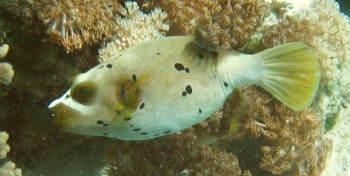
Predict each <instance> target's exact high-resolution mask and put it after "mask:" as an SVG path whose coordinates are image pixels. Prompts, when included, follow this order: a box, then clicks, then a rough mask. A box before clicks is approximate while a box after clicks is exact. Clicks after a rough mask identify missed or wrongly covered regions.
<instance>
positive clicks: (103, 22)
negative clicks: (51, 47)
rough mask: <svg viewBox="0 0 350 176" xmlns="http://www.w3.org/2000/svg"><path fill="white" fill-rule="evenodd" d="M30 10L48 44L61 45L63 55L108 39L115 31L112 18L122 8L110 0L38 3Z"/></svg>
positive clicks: (61, 0)
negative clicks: (65, 52)
mask: <svg viewBox="0 0 350 176" xmlns="http://www.w3.org/2000/svg"><path fill="white" fill-rule="evenodd" d="M32 7H33V8H34V11H36V12H37V16H38V18H39V19H40V20H41V21H42V22H43V23H44V25H45V26H47V33H48V35H49V37H50V40H49V41H52V42H55V43H59V44H61V45H62V46H64V48H65V49H66V50H67V52H71V51H73V50H75V49H81V48H82V47H83V45H85V44H92V43H96V42H98V41H100V40H102V39H103V38H105V37H106V38H109V37H111V36H112V34H113V33H115V32H116V24H115V21H114V19H113V16H114V15H115V14H117V13H118V12H119V11H120V10H121V9H122V6H121V5H120V4H119V2H118V1H112V0H108V1H104V0H95V1H84V0H73V1H65V0H40V1H34V2H33V6H32Z"/></svg>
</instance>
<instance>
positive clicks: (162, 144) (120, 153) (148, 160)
mask: <svg viewBox="0 0 350 176" xmlns="http://www.w3.org/2000/svg"><path fill="white" fill-rule="evenodd" d="M107 162H108V164H109V165H110V167H109V168H110V169H109V170H108V172H109V174H108V175H110V176H112V175H180V174H183V175H242V171H241V169H240V168H239V165H238V160H237V158H236V157H235V156H234V155H233V154H230V153H226V152H224V151H222V150H220V149H218V148H214V147H210V146H208V145H206V146H198V145H197V137H196V136H195V135H194V133H193V130H192V129H187V130H185V131H183V132H182V133H181V134H173V135H170V136H166V137H162V138H158V139H155V140H150V141H141V142H128V143H120V144H118V145H116V146H112V147H111V148H110V149H109V150H108V152H107ZM248 173H249V172H245V175H249V174H248Z"/></svg>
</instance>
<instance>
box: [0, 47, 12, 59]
mask: <svg viewBox="0 0 350 176" xmlns="http://www.w3.org/2000/svg"><path fill="white" fill-rule="evenodd" d="M9 49H10V47H9V45H7V44H3V45H1V46H0V59H1V58H4V57H5V56H6V55H7V52H8V51H9Z"/></svg>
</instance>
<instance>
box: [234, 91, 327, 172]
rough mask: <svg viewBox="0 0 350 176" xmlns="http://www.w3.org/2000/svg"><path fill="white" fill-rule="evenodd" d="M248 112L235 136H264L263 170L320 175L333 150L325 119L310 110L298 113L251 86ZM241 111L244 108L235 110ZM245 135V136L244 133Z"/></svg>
mask: <svg viewBox="0 0 350 176" xmlns="http://www.w3.org/2000/svg"><path fill="white" fill-rule="evenodd" d="M242 101H246V103H245V104H247V105H248V106H247V107H246V108H247V109H246V111H241V112H242V113H241V114H237V115H239V116H243V117H244V118H242V121H241V123H240V130H239V131H240V133H237V134H236V137H240V138H241V137H242V136H244V135H247V134H248V135H251V136H255V137H259V136H260V137H264V138H265V139H266V140H267V145H265V146H262V148H261V150H262V153H263V158H262V161H261V162H260V167H261V168H262V169H264V170H268V171H271V172H272V173H274V174H282V173H283V174H286V173H290V174H292V175H319V174H320V173H321V172H322V171H323V169H324V167H325V162H326V157H327V156H328V153H329V151H330V150H331V147H332V145H331V141H330V140H328V139H324V129H323V120H322V119H320V118H319V117H317V116H315V114H314V113H313V112H312V111H311V110H307V111H304V112H295V111H292V110H289V109H288V108H286V107H285V106H284V105H283V104H281V103H280V102H278V101H277V100H274V99H273V98H272V97H270V96H269V95H267V94H266V93H264V92H261V90H257V88H254V87H252V86H250V87H246V88H245V89H244V100H242ZM236 108H242V107H239V106H238V107H236ZM244 133H245V134H244Z"/></svg>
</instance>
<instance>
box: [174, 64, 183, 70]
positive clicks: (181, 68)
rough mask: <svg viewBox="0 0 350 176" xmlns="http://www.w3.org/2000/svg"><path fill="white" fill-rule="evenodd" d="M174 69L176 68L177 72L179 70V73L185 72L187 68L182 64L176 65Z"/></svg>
mask: <svg viewBox="0 0 350 176" xmlns="http://www.w3.org/2000/svg"><path fill="white" fill-rule="evenodd" d="M174 67H175V68H176V70H178V71H182V70H185V67H184V66H183V65H182V64H180V63H176V64H175V65H174Z"/></svg>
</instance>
